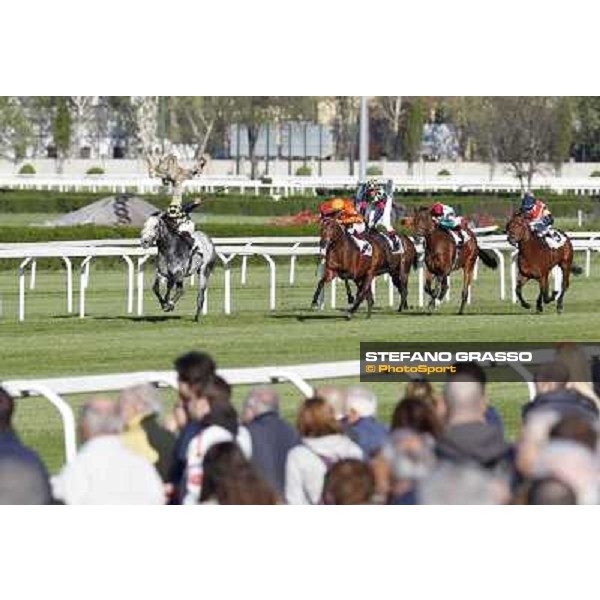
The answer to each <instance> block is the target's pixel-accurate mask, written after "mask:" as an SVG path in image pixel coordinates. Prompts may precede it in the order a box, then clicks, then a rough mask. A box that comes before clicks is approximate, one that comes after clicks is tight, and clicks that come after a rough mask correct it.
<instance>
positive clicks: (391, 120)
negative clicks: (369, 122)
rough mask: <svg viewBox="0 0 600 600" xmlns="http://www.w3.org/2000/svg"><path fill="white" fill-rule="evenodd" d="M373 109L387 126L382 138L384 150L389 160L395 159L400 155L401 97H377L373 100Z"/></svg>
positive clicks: (402, 106)
mask: <svg viewBox="0 0 600 600" xmlns="http://www.w3.org/2000/svg"><path fill="white" fill-rule="evenodd" d="M375 107H376V109H377V110H378V112H379V114H380V115H381V116H382V117H383V119H384V121H385V122H386V124H387V131H386V134H385V137H384V140H385V141H384V148H385V152H386V154H387V156H388V157H389V158H397V157H399V155H400V144H401V139H400V131H401V125H402V116H403V112H402V111H403V108H404V104H403V102H402V96H378V97H377V98H376V99H375Z"/></svg>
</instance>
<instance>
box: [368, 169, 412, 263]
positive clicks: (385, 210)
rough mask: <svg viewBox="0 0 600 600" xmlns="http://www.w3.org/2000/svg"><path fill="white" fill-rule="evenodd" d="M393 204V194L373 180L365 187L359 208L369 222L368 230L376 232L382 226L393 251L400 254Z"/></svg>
mask: <svg viewBox="0 0 600 600" xmlns="http://www.w3.org/2000/svg"><path fill="white" fill-rule="evenodd" d="M392 204H393V198H392V194H389V193H387V192H386V190H385V189H384V187H383V185H381V184H380V183H378V182H377V181H375V180H374V179H372V180H370V181H368V182H367V183H366V185H365V186H364V192H363V196H362V198H359V199H358V203H357V206H358V211H359V212H360V214H361V215H362V216H363V217H364V218H365V220H366V221H367V226H368V228H369V229H372V230H374V229H377V227H379V226H380V225H381V226H382V227H383V228H384V229H385V233H386V235H387V237H388V239H389V240H390V242H391V244H392V251H393V252H400V251H401V249H402V247H401V244H400V238H399V236H398V234H397V233H396V230H395V229H394V227H393V225H392Z"/></svg>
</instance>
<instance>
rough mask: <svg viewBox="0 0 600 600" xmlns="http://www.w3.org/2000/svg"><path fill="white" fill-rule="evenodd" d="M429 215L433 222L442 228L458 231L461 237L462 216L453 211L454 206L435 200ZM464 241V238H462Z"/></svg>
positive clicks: (462, 227)
mask: <svg viewBox="0 0 600 600" xmlns="http://www.w3.org/2000/svg"><path fill="white" fill-rule="evenodd" d="M431 216H432V217H433V220H434V222H435V223H436V224H437V225H438V226H439V227H441V228H442V229H444V230H449V229H450V230H452V231H456V232H458V233H460V235H461V238H462V230H463V229H464V222H463V221H464V220H463V217H458V216H457V215H456V213H455V212H454V208H452V206H449V205H448V204H442V203H441V202H436V203H435V204H433V205H432V207H431ZM463 241H464V239H463Z"/></svg>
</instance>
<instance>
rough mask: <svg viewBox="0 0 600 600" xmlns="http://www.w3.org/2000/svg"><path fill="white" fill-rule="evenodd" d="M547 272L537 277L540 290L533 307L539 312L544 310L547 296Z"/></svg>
mask: <svg viewBox="0 0 600 600" xmlns="http://www.w3.org/2000/svg"><path fill="white" fill-rule="evenodd" d="M548 274H549V273H548V272H547V271H546V272H545V273H542V274H541V275H540V279H539V284H540V292H539V294H538V297H537V300H536V303H535V309H536V311H537V312H539V313H541V312H543V311H544V302H545V300H546V298H548Z"/></svg>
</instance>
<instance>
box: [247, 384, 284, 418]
mask: <svg viewBox="0 0 600 600" xmlns="http://www.w3.org/2000/svg"><path fill="white" fill-rule="evenodd" d="M246 409H251V410H253V411H254V412H256V414H259V415H262V414H263V413H266V412H270V411H275V412H279V394H278V393H277V392H276V391H275V388H273V387H271V386H268V385H265V386H260V387H255V388H252V389H251V390H250V391H249V392H248V394H247V395H246V397H245V398H244V410H246Z"/></svg>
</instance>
